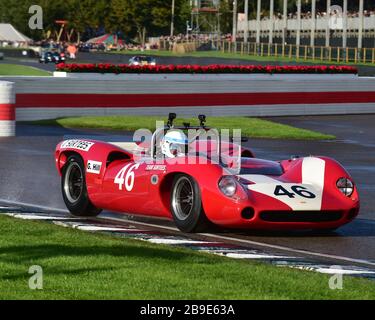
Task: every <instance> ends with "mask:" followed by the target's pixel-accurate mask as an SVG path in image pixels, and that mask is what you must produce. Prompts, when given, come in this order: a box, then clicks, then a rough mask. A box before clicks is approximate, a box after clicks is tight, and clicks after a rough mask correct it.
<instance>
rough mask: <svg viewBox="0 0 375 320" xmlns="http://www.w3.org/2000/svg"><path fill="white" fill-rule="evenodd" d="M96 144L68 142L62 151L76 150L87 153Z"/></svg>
mask: <svg viewBox="0 0 375 320" xmlns="http://www.w3.org/2000/svg"><path fill="white" fill-rule="evenodd" d="M94 144H95V143H94V142H89V141H84V140H67V141H64V142H63V143H62V144H61V149H76V150H81V151H86V152H87V151H90V149H91V147H92V146H93V145H94Z"/></svg>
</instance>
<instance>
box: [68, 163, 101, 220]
mask: <svg viewBox="0 0 375 320" xmlns="http://www.w3.org/2000/svg"><path fill="white" fill-rule="evenodd" d="M84 172H85V170H84V164H83V161H82V159H81V158H80V157H79V156H71V157H70V158H69V159H68V161H67V163H66V165H65V166H64V168H63V170H62V180H61V187H62V193H63V198H64V202H65V204H66V206H67V208H68V209H69V211H70V212H71V213H72V214H73V215H75V216H78V217H95V216H97V215H99V213H100V212H101V210H100V209H98V208H96V207H95V206H94V205H93V204H92V203H91V201H90V199H89V197H88V194H87V187H86V179H85V173H84Z"/></svg>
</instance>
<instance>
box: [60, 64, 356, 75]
mask: <svg viewBox="0 0 375 320" xmlns="http://www.w3.org/2000/svg"><path fill="white" fill-rule="evenodd" d="M56 70H57V71H63V72H74V73H102V74H104V73H113V74H123V73H149V74H158V73H161V74H171V73H180V74H228V73H229V74H233V73H237V74H253V73H264V74H282V73H284V74H357V73H358V70H357V68H354V67H349V66H247V65H246V66H245V65H243V66H237V65H217V64H215V65H209V66H198V65H158V66H129V65H127V64H64V63H61V64H58V65H57V66H56Z"/></svg>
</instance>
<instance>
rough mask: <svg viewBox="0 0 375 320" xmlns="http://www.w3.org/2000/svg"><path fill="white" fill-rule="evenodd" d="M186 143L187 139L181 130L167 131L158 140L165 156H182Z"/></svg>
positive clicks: (184, 152) (184, 153)
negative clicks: (160, 139) (161, 138)
mask: <svg viewBox="0 0 375 320" xmlns="http://www.w3.org/2000/svg"><path fill="white" fill-rule="evenodd" d="M188 144H189V142H188V139H187V137H186V135H185V134H184V133H183V132H182V131H169V132H168V133H167V134H166V135H165V137H164V138H163V140H162V141H161V142H160V146H161V152H162V153H163V155H165V156H166V157H167V158H177V157H184V156H186V147H187V145H188Z"/></svg>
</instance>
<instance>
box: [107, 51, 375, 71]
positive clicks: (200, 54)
mask: <svg viewBox="0 0 375 320" xmlns="http://www.w3.org/2000/svg"><path fill="white" fill-rule="evenodd" d="M110 53H122V54H125V55H150V56H155V57H177V58H181V57H194V58H221V59H240V60H247V61H257V62H280V63H281V62H286V63H299V64H306V63H308V64H315V65H352V66H371V67H375V65H374V64H373V63H354V62H348V63H346V62H337V61H331V62H328V61H320V60H313V59H303V58H301V59H296V58H289V57H273V56H264V57H261V56H256V55H248V54H244V55H241V54H239V53H237V54H236V53H227V52H221V51H196V52H189V53H185V54H176V53H174V52H171V51H157V50H152V51H151V50H150V51H140V50H139V51H138V50H137V51H113V52H110Z"/></svg>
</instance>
